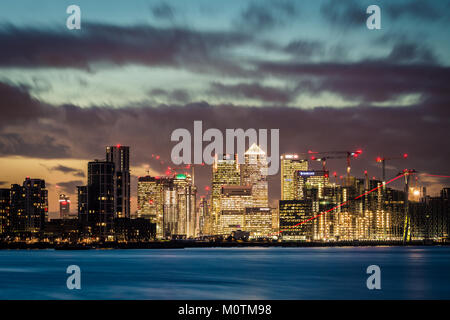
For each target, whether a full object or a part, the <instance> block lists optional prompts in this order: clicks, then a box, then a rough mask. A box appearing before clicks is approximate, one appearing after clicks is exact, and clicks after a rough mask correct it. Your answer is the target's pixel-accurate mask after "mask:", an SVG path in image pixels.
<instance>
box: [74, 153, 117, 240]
mask: <svg viewBox="0 0 450 320" xmlns="http://www.w3.org/2000/svg"><path fill="white" fill-rule="evenodd" d="M78 209H79V212H78V217H79V220H80V223H81V225H82V229H83V233H85V234H90V235H101V236H108V235H112V229H113V220H114V163H112V162H109V161H98V160H96V161H91V162H89V163H88V183H87V186H85V187H78Z"/></svg>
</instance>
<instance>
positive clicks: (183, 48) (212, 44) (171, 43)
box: [0, 22, 251, 72]
mask: <svg viewBox="0 0 450 320" xmlns="http://www.w3.org/2000/svg"><path fill="white" fill-rule="evenodd" d="M250 40H251V37H250V36H249V35H244V34H242V33H239V32H200V31H193V30H189V29H182V28H156V27H152V26H130V27H123V26H113V25H101V24H93V23H87V22H85V23H84V24H83V29H82V30H80V31H79V32H75V33H74V32H70V31H67V30H64V29H46V30H43V29H35V28H16V27H14V26H11V25H8V26H3V27H1V28H0V42H1V43H2V50H1V51H0V66H2V67H27V68H38V67H54V68H80V69H90V68H91V67H92V64H93V63H97V62H102V63H111V64H115V65H125V64H133V63H134V64H142V65H148V66H176V67H179V68H191V69H195V70H197V71H198V70H203V71H204V72H208V70H209V72H212V71H214V70H218V69H219V70H221V71H222V72H233V71H234V72H237V70H235V69H236V68H237V67H236V66H234V67H230V66H228V62H227V59H226V58H224V57H223V55H222V52H221V50H223V49H226V48H230V47H233V46H236V45H239V44H242V43H248V42H249V41H250ZM205 65H206V66H208V67H206V68H205Z"/></svg>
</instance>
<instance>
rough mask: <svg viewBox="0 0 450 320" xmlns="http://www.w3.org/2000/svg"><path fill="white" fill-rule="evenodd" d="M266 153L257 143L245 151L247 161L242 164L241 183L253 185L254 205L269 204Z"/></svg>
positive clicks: (263, 206)
mask: <svg viewBox="0 0 450 320" xmlns="http://www.w3.org/2000/svg"><path fill="white" fill-rule="evenodd" d="M267 170H268V166H267V157H266V153H265V152H264V151H263V150H262V149H261V148H260V147H259V146H258V145H256V144H255V143H254V144H252V145H251V146H250V148H249V149H248V150H247V151H246V152H245V163H244V164H243V165H242V166H241V184H242V185H248V186H251V187H252V196H253V207H260V208H267V207H268V206H269V186H268V181H267Z"/></svg>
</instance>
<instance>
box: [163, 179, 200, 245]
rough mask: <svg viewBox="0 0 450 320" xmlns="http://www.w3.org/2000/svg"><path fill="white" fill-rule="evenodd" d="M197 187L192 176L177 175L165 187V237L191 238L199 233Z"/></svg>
mask: <svg viewBox="0 0 450 320" xmlns="http://www.w3.org/2000/svg"><path fill="white" fill-rule="evenodd" d="M196 197H197V188H196V187H195V186H194V185H193V184H192V177H191V176H189V175H184V174H177V175H175V176H174V177H173V178H172V179H171V181H170V182H169V184H168V185H167V186H166V187H165V188H164V208H163V211H164V214H163V218H164V237H166V238H170V237H181V238H191V237H196V236H197V235H198V230H196V229H195V226H196V220H197V219H196V215H197V209H196Z"/></svg>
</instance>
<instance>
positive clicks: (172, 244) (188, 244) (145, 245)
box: [0, 240, 450, 250]
mask: <svg viewBox="0 0 450 320" xmlns="http://www.w3.org/2000/svg"><path fill="white" fill-rule="evenodd" d="M377 246H395V247H405V246H450V242H434V241H411V242H408V243H406V244H404V243H403V242H402V241H340V242H202V241H189V240H184V241H183V240H178V241H155V242H137V243H116V242H107V243H94V244H90V245H82V244H53V243H48V242H38V243H25V242H12V243H5V242H3V243H1V242H0V250H2V249H3V250H12V249H24V250H29V249H55V250H90V249H185V248H258V247H265V248H267V247H278V248H296V247H298V248H313V247H377Z"/></svg>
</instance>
